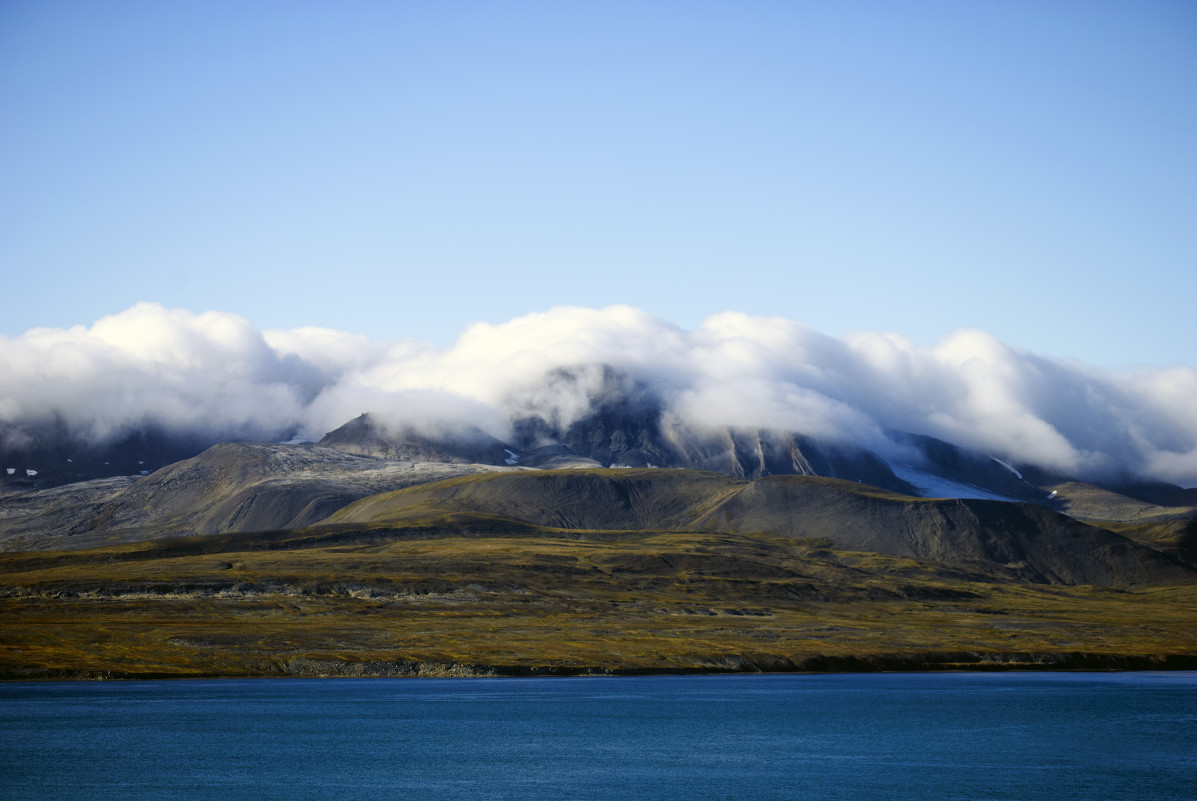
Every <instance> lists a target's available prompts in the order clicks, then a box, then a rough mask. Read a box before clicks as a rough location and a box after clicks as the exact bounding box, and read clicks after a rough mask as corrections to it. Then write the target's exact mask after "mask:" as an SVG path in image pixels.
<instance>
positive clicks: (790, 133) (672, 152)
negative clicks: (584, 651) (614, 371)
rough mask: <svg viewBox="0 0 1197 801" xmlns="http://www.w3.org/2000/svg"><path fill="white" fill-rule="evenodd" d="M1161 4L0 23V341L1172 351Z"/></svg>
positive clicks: (234, 7) (1156, 359)
mask: <svg viewBox="0 0 1197 801" xmlns="http://www.w3.org/2000/svg"><path fill="white" fill-rule="evenodd" d="M1195 143H1197V5H1194V4H1192V3H1190V2H1182V1H1177V2H1165V1H1163V0H1161V1H1160V2H1150V1H1147V2H1144V1H1140V2H1100V1H1098V2H1076V3H1072V2H1053V3H1031V2H1025V3H1024V2H1002V3H982V2H911V3H883V2H878V3H866V2H845V3H799V2H794V3H770V2H747V3H731V2H727V3H702V2H688V3H662V2H655V3H654V2H636V3H621V2H607V3H581V2H545V3H524V2H480V3H460V2H427V3H423V2H410V3H401V2H393V3H381V2H380V3H365V2H358V3H352V2H350V3H303V2H289V3H270V2H257V3H248V2H235V3H225V2H214V1H212V0H209V1H207V2H202V3H192V2H174V3H161V2H145V3H136V2H120V1H119V0H116V1H115V2H105V3H94V2H55V0H36V1H33V2H26V1H25V0H3V2H0V274H2V275H3V290H2V291H0V335H4V336H10V337H11V336H16V335H19V334H21V333H22V332H24V331H25V330H26V329H28V328H31V327H34V326H53V327H63V326H70V325H74V324H90V323H91V322H93V321H94V320H96V319H98V318H100V317H102V316H105V315H109V314H114V313H117V312H120V311H122V310H124V309H127V308H129V307H130V306H132V305H133V304H135V303H137V302H139V301H153V302H157V303H161V304H164V305H165V306H167V307H184V308H187V309H191V310H192V311H196V312H200V311H204V310H207V309H216V310H221V311H226V312H233V313H236V314H239V315H243V316H245V317H247V318H249V319H250V320H252V321H253V322H254V323H255V324H256V325H257V326H259V327H261V328H294V327H297V326H302V325H318V326H326V327H330V328H335V329H339V330H343V331H348V332H353V333H360V334H365V335H367V336H369V337H371V338H373V339H399V338H416V339H421V340H426V341H430V342H432V343H434V344H437V345H442V346H443V345H448V344H450V343H451V342H453V341H454V339H455V338H456V337H457V335H458V334H460V333H461V331H462V330H463V329H464V328H465V327H466V326H467V325H468V324H469V323H471V322H474V321H488V322H492V323H498V322H502V321H505V320H509V319H511V318H513V317H517V316H519V315H523V314H526V313H529V312H535V311H541V310H544V309H548V308H549V307H552V306H557V305H581V306H590V307H601V306H606V305H609V304H614V303H621V304H630V305H632V306H636V307H639V308H642V309H644V310H646V311H648V312H649V313H651V314H653V315H656V316H658V317H660V318H663V319H665V320H668V321H671V322H674V323H676V324H678V325H680V326H682V327H685V328H692V327H694V326H696V325H698V324H699V323H700V322H701V321H702V320H703V319H705V318H706V317H708V316H709V315H711V314H714V313H716V312H721V311H724V310H736V311H741V312H745V313H748V314H751V315H764V316H772V315H777V316H782V317H786V318H789V319H792V320H797V321H799V322H802V323H804V324H806V325H809V326H811V327H812V328H814V329H816V330H818V331H821V332H823V333H827V334H831V335H835V336H838V335H841V334H843V333H845V332H848V331H852V330H856V329H865V330H870V331H895V332H898V333H900V334H903V335H904V336H906V337H909V338H911V339H912V340H914V341H916V342H918V343H919V344H922V345H931V344H934V343H935V342H936V341H938V340H939V339H940V338H941V337H943V336H945V335H947V334H949V333H950V332H952V331H953V330H955V329H957V328H960V327H975V328H980V329H984V330H986V331H989V332H991V333H992V334H993V335H995V336H996V337H997V338H998V339H1000V340H1002V341H1004V342H1007V343H1010V344H1013V345H1017V346H1020V347H1024V348H1027V349H1030V350H1032V351H1035V352H1037V353H1040V354H1044V355H1048V356H1056V357H1065V358H1075V359H1078V360H1080V361H1082V362H1085V363H1088V364H1093V365H1098V366H1111V367H1120V366H1131V365H1144V366H1155V367H1163V366H1167V365H1169V364H1173V363H1184V364H1188V365H1197V349H1195V347H1194V344H1193V343H1194V342H1197V322H1194V320H1195V319H1197V317H1195V315H1194V313H1193V311H1194V299H1197V145H1195Z"/></svg>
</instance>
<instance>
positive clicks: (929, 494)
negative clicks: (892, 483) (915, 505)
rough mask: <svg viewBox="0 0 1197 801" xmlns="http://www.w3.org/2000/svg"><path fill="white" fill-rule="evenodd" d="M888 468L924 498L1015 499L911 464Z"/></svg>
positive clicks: (895, 465)
mask: <svg viewBox="0 0 1197 801" xmlns="http://www.w3.org/2000/svg"><path fill="white" fill-rule="evenodd" d="M890 469H891V470H893V471H894V475H895V476H897V477H898V478H900V479H902V480H903V481H905V482H906V483H907V484H909V485H910V486H912V487H914V488H915V489H916V490H918V493H919V495H921V496H922V497H924V498H970V499H975V500H981V501H1014V500H1017V499H1016V498H1011V497H1009V496H1007V495H999V494H998V493H996V492H991V491H990V490H987V489H983V488H982V487H978V486H976V485H975V484H969V483H968V482H966V481H955V480H953V479H950V478H944V477H943V476H937V475H935V474H934V473H928V472H927V471H926V470H920V469H918V468H917V467H913V466H911V465H899V464H891V465H890Z"/></svg>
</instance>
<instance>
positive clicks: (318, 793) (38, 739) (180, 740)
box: [0, 673, 1197, 801]
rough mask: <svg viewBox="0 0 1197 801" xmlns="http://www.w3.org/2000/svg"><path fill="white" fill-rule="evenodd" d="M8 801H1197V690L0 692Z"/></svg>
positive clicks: (1126, 680)
mask: <svg viewBox="0 0 1197 801" xmlns="http://www.w3.org/2000/svg"><path fill="white" fill-rule="evenodd" d="M0 798H5V799H39V800H40V799H48V798H57V799H76V798H77V799H91V800H93V801H106V800H107V799H154V800H155V801H161V799H176V798H177V799H184V798H185V799H255V801H266V800H268V799H286V801H302V800H303V799H333V798H335V799H400V798H403V799H587V800H588V801H592V800H601V799H621V801H622V800H624V799H754V801H755V800H763V799H853V800H854V801H856V800H857V799H919V800H920V801H923V800H924V799H932V798H933V799H1011V800H1012V801H1013V800H1017V801H1031V800H1032V799H1052V801H1062V800H1064V799H1151V800H1152V801H1167V800H1168V799H1176V800H1177V801H1180V800H1181V799H1184V801H1192V799H1197V674H1192V673H1111V674H1093V673H1070V674H1043V673H1000V674H975V673H967V674H943V673H940V674H880V675H864V674H851V675H848V674H843V675H793V676H692V677H628V678H622V677H621V678H576V679H574V678H544V679H536V678H534V679H378V680H374V679H330V680H304V679H277V680H271V679H258V680H244V681H242V680H217V681H163V682H158V681H152V682H117V683H86V682H47V683H10V684H0Z"/></svg>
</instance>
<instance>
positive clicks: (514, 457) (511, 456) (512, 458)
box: [503, 448, 520, 464]
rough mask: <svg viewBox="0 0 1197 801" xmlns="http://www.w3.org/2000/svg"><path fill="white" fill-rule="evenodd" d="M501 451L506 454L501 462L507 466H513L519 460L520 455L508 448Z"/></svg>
mask: <svg viewBox="0 0 1197 801" xmlns="http://www.w3.org/2000/svg"><path fill="white" fill-rule="evenodd" d="M503 450H504V451H505V452H506V453H507V458H506V459H504V460H503V461H504V462H506V463H507V464H515V463H516V462H518V461H519V460H520V455H519V454H518V453H516V452H515V451H513V450H511V449H510V448H504V449H503Z"/></svg>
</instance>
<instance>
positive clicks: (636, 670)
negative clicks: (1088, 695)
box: [0, 653, 1197, 683]
mask: <svg viewBox="0 0 1197 801" xmlns="http://www.w3.org/2000/svg"><path fill="white" fill-rule="evenodd" d="M969 656H973V657H974V658H972V659H968V658H966V657H969ZM976 656H979V655H969V654H959V653H952V654H948V653H945V654H908V655H903V654H884V655H880V654H879V655H868V656H814V657H809V658H807V659H804V660H802V661H801V662H800V663H799V664H794V663H792V662H791V663H790V664H789V666H784V665H779V664H769V665H758V664H755V663H750V664H744V665H740V666H719V665H709V666H699V667H693V668H681V667H652V666H641V667H597V666H577V665H470V664H462V663H446V662H377V661H368V662H350V661H338V660H310V659H306V658H296V659H292V660H289V661H288V663H286V664H285V665H279V666H278V667H279V669H277V670H265V669H264V670H261V671H254V672H245V673H221V672H211V673H206V672H182V671H138V670H127V671H80V670H70V669H61V670H55V669H48V668H43V669H38V668H25V669H20V668H18V669H0V682H5V683H15V682H43V681H47V682H48V681H173V680H187V679H196V680H213V679H428V678H462V679H464V678H618V677H633V676H734V675H745V676H748V675H829V674H840V673H843V674H847V673H856V674H867V673H1013V672H1028V673H1070V672H1072V673H1130V672H1162V671H1197V655H1194V654H1158V655H1133V656H1132V655H1111V654H1094V653H1067V654H1059V653H1057V654H1003V655H996V654H993V655H987V656H986V658H983V659H980V658H975V657H976ZM787 661H788V660H787Z"/></svg>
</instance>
